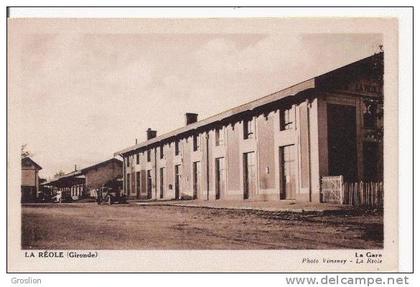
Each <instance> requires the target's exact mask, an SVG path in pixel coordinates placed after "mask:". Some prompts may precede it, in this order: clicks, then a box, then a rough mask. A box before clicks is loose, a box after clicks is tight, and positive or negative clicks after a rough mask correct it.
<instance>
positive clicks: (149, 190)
mask: <svg viewBox="0 0 420 287" xmlns="http://www.w3.org/2000/svg"><path fill="white" fill-rule="evenodd" d="M151 198H152V171H151V170H148V171H147V199H151Z"/></svg>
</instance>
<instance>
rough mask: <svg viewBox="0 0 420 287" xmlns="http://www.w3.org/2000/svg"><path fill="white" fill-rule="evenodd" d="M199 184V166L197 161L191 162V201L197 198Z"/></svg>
mask: <svg viewBox="0 0 420 287" xmlns="http://www.w3.org/2000/svg"><path fill="white" fill-rule="evenodd" d="M200 183H201V164H200V162H199V161H196V162H193V199H197V198H198V194H199V193H200Z"/></svg>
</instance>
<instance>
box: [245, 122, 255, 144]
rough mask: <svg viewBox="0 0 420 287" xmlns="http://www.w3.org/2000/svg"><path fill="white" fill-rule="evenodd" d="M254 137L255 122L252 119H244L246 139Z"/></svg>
mask: <svg viewBox="0 0 420 287" xmlns="http://www.w3.org/2000/svg"><path fill="white" fill-rule="evenodd" d="M252 138H254V122H253V120H252V119H247V120H244V139H252Z"/></svg>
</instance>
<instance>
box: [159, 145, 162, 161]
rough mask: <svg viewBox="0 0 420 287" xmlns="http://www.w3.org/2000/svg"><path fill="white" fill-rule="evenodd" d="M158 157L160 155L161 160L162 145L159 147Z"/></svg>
mask: <svg viewBox="0 0 420 287" xmlns="http://www.w3.org/2000/svg"><path fill="white" fill-rule="evenodd" d="M159 155H160V158H161V159H163V145H161V146H160V147H159Z"/></svg>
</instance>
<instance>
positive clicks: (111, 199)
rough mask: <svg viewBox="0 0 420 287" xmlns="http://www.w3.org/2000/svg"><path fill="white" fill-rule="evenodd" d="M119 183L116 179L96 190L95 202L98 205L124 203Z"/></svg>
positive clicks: (124, 198)
mask: <svg viewBox="0 0 420 287" xmlns="http://www.w3.org/2000/svg"><path fill="white" fill-rule="evenodd" d="M121 185H122V184H121V182H120V181H119V180H118V179H114V180H111V181H108V182H107V183H106V184H105V185H104V186H102V187H101V188H99V189H98V191H97V198H96V201H97V202H98V204H102V203H107V204H109V205H111V204H114V203H120V204H121V203H126V202H127V197H126V196H125V194H123V193H122V192H121V191H122V188H121Z"/></svg>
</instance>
